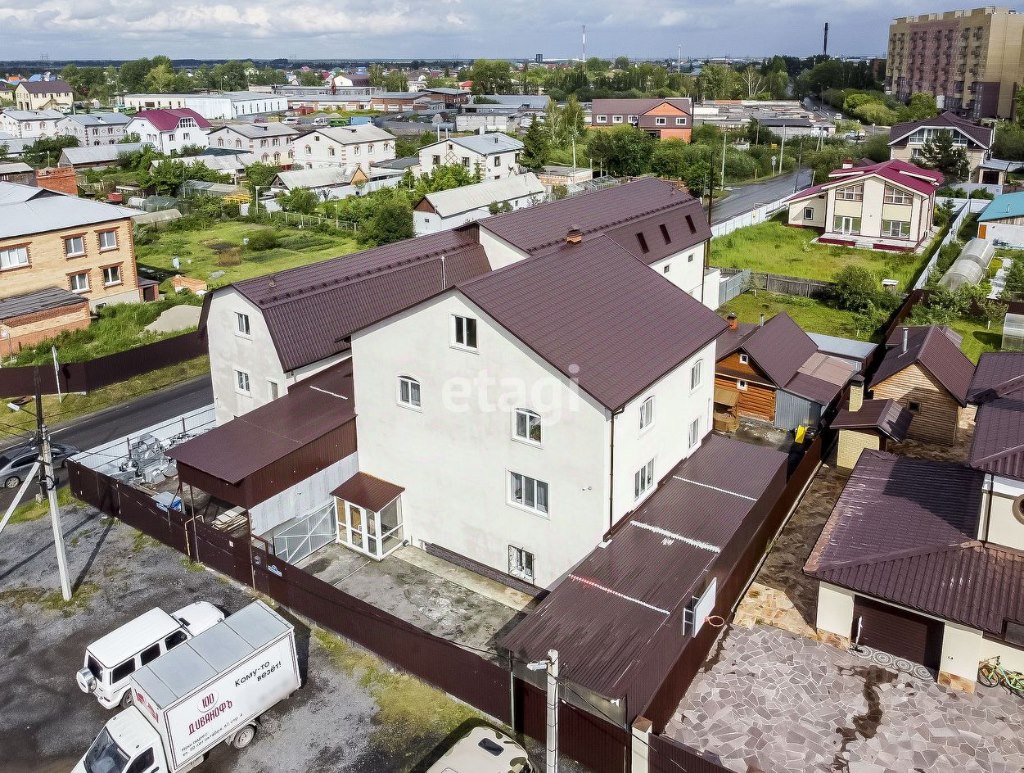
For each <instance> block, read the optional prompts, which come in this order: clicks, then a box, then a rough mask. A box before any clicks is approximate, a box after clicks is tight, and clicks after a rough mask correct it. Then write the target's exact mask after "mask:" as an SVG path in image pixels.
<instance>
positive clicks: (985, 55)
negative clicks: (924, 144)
mask: <svg viewBox="0 0 1024 773" xmlns="http://www.w3.org/2000/svg"><path fill="white" fill-rule="evenodd" d="M1022 41H1024V14H1019V13H1017V12H1016V11H1013V10H1010V9H1009V8H999V7H994V6H986V7H984V8H974V9H972V10H963V11H946V12H945V13H930V14H921V15H918V16H902V17H900V18H897V19H894V20H893V22H892V24H890V25H889V55H888V63H887V67H886V79H885V86H886V90H887V91H889V92H890V93H893V94H895V95H896V96H897V97H899V98H900V99H904V100H905V99H908V98H909V97H910V95H911V94H913V93H915V92H927V93H929V94H934V95H935V96H936V98H937V100H938V102H939V107H940V108H945V109H946V110H954V111H956V112H958V113H961V114H965V115H970V116H973V117H976V118H978V117H981V118H1011V117H1013V115H1014V97H1015V95H1016V90H1017V84H1019V83H1021V82H1022V81H1024V62H1022V60H1021V54H1022Z"/></svg>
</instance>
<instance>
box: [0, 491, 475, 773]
mask: <svg viewBox="0 0 1024 773" xmlns="http://www.w3.org/2000/svg"><path fill="white" fill-rule="evenodd" d="M64 530H65V538H66V540H67V552H68V560H69V563H70V568H71V578H72V582H73V584H74V586H75V588H76V592H75V596H74V598H73V600H72V601H71V602H70V603H69V604H67V605H65V604H63V602H62V600H61V599H60V593H59V590H57V588H58V586H57V576H56V558H55V554H54V549H53V545H52V532H51V529H50V523H49V519H48V518H47V519H40V520H36V521H32V522H29V523H22V524H14V525H11V526H8V527H7V528H6V529H5V530H4V532H3V533H2V534H0V684H2V685H3V689H2V690H0V750H2V752H3V753H2V756H0V771H11V772H12V773H15V772H16V773H25V772H26V771H47V772H48V771H64V772H65V773H66V771H69V770H71V768H72V767H73V765H74V764H75V762H76V761H77V759H78V758H79V757H80V756H81V755H82V754H83V753H84V751H85V749H86V748H87V747H88V745H89V743H90V742H91V741H92V739H93V738H94V737H95V735H96V734H97V733H98V732H99V730H100V728H101V727H102V725H103V723H104V722H106V721H107V720H108V719H109V718H110V717H111V716H112V712H107V711H106V710H104V709H103V708H101V707H100V706H99V704H98V703H97V702H96V701H95V700H94V699H92V698H91V697H89V696H86V695H83V694H82V693H81V692H80V691H79V690H78V688H77V686H76V685H75V681H74V675H75V672H76V671H77V670H78V668H80V667H81V663H82V657H83V653H84V650H85V647H86V645H87V644H88V643H89V642H91V641H93V640H95V639H96V638H98V637H99V636H101V635H102V634H104V633H106V632H108V631H110V630H111V629H113V628H115V627H117V626H118V625H121V624H122V623H124V622H126V621H127V620H130V619H131V618H133V617H135V616H137V615H139V614H141V613H142V612H144V611H146V610H148V609H151V608H153V607H155V606H159V607H162V608H163V609H165V610H167V611H173V610H174V609H177V608H178V607H181V606H184V605H185V604H187V603H189V602H191V601H194V600H199V599H205V600H208V601H210V602H212V603H214V604H216V605H217V606H219V607H221V608H223V609H224V610H225V611H226V612H229V613H230V612H232V611H235V610H237V609H239V608H241V607H242V606H244V605H245V604H247V603H248V602H249V601H251V599H252V594H251V592H250V591H249V590H248V589H245V588H243V587H241V586H239V585H237V584H235V583H233V582H230V581H228V580H226V579H225V578H223V577H221V576H220V575H217V574H215V573H213V572H210V571H206V570H205V569H202V568H201V567H197V566H195V565H189V564H188V562H187V561H186V560H184V557H183V556H182V555H180V554H179V553H177V552H176V551H174V550H171V549H169V548H166V547H164V546H162V545H160V544H158V543H156V542H154V541H153V540H151V539H148V538H146V537H144V536H143V535H141V534H140V533H139V532H136V531H135V530H134V529H132V528H130V527H128V526H125V525H124V524H122V523H120V522H117V521H115V520H112V519H109V518H105V517H102V516H101V515H100V514H99V513H96V512H95V511H93V510H91V509H85V508H69V509H67V510H65V516H64ZM279 611H280V612H281V613H282V614H284V615H285V616H286V617H289V619H291V620H292V622H293V623H295V625H296V630H297V641H298V645H299V653H300V666H301V667H302V671H303V682H304V683H303V686H302V688H301V689H300V690H299V691H298V692H296V693H295V694H294V695H293V696H292V697H291V698H290V699H289V700H288V701H285V702H284V703H282V704H279V705H278V706H277V707H275V708H274V709H272V710H271V711H270V712H268V713H267V714H266V715H265V716H264V719H263V721H262V723H261V727H260V731H259V733H258V734H257V737H256V740H255V741H254V742H253V745H252V746H250V747H249V748H248V749H246V750H244V751H243V752H241V753H239V752H235V751H234V750H232V749H229V748H227V747H225V746H219V747H217V748H216V749H214V750H213V751H212V752H211V754H210V756H209V759H208V760H207V761H206V762H205V763H204V764H203V766H202V767H201V768H200V770H201V771H204V772H205V773H279V772H280V771H310V772H311V773H313V772H315V771H324V772H325V773H326V772H327V771H331V772H332V773H342V772H344V771H352V772H353V773H354V772H355V771H359V772H360V773H384V772H385V771H388V772H390V771H404V770H422V769H424V766H425V764H427V763H425V761H426V760H430V759H431V758H433V757H435V756H436V755H437V754H438V748H439V747H440V748H443V743H444V742H445V741H446V739H449V738H450V737H451V736H452V734H453V733H458V732H460V728H462V729H463V730H464V726H465V723H466V722H472V721H475V718H476V714H475V712H473V711H472V710H471V709H470V708H469V707H467V706H465V705H463V704H461V703H458V702H456V701H454V700H452V699H451V698H449V697H448V696H446V695H445V694H444V693H440V692H438V691H436V690H434V689H433V688H430V687H428V686H427V685H424V684H423V683H422V682H419V681H417V680H415V679H412V678H410V677H408V676H405V675H402V674H400V673H396V672H395V671H393V670H392V669H391V668H390V667H389V666H388V665H387V664H386V663H383V662H382V661H380V660H379V659H378V658H376V657H375V656H373V655H372V654H370V653H367V652H365V651H364V650H361V649H359V648H357V647H355V646H353V645H351V644H348V643H345V642H343V641H342V640H340V639H337V638H335V637H331V636H326V635H324V634H323V633H322V632H315V633H314V634H311V633H310V630H309V629H308V628H307V627H306V626H305V625H304V624H303V623H302V622H301V621H299V620H295V619H294V618H292V617H291V616H289V615H288V613H287V611H286V610H280V609H279Z"/></svg>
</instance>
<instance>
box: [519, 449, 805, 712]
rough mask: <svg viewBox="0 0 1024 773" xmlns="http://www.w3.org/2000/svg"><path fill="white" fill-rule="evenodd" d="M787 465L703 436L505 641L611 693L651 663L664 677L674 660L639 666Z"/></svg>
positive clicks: (769, 453) (645, 673) (776, 455)
mask: <svg viewBox="0 0 1024 773" xmlns="http://www.w3.org/2000/svg"><path fill="white" fill-rule="evenodd" d="M786 462H787V457H786V454H784V453H781V452H779V451H776V450H774V449H770V448H765V447H762V446H755V445H750V444H746V443H742V442H740V441H737V440H732V439H730V438H726V437H722V436H719V435H710V436H708V437H707V438H706V439H705V441H704V443H703V445H701V447H700V448H699V449H698V450H697V452H696V453H694V454H693V456H691V457H690V458H689V459H686V460H684V461H683V462H681V463H680V464H679V465H677V466H676V467H675V469H673V470H672V471H671V473H670V474H669V475H667V476H665V478H664V479H663V480H662V481H661V483H660V484H659V487H658V489H657V491H656V492H655V493H654V494H652V495H651V497H650V498H648V499H647V500H646V502H645V503H644V504H643V505H642V506H641V507H640V508H639V509H638V510H636V511H635V512H633V513H632V514H630V515H629V516H628V517H627V520H626V522H625V523H624V524H623V525H622V527H621V528H619V529H618V530H617V531H616V532H615V534H614V536H613V537H612V538H611V539H610V540H609V541H608V542H607V543H605V545H604V546H603V547H598V548H596V549H595V550H594V551H593V552H591V554H590V555H589V556H587V558H585V559H584V560H583V561H582V562H581V563H580V564H579V565H578V566H577V567H576V568H575V569H573V570H572V572H571V573H570V575H569V576H568V577H567V578H566V579H565V580H564V581H563V582H562V583H561V584H560V585H558V586H557V587H556V588H555V589H554V590H553V591H552V592H551V593H550V594H548V596H547V598H545V600H544V601H543V602H542V603H541V604H540V605H539V606H538V607H537V609H536V610H535V611H534V612H532V613H531V614H530V615H528V616H527V617H526V619H525V620H523V622H521V623H520V624H519V625H518V626H516V627H515V628H514V629H513V630H512V632H511V633H510V634H508V635H507V636H506V637H505V638H504V639H503V641H502V646H504V647H506V648H507V649H509V650H510V651H511V652H512V653H513V654H514V655H516V656H517V657H520V658H523V659H527V660H534V659H537V658H539V657H543V656H544V655H545V653H546V652H547V651H548V650H549V649H552V648H554V649H557V650H558V652H559V657H560V660H561V663H562V675H563V676H565V677H566V678H567V679H569V680H570V681H572V682H574V683H576V684H578V685H581V686H583V687H586V688H588V689H590V690H593V691H595V692H597V693H598V694H600V695H602V696H604V697H606V698H612V699H613V698H619V697H622V696H624V695H626V694H627V693H628V692H629V690H630V685H631V683H633V682H634V681H635V680H637V679H640V678H642V677H643V678H649V677H650V671H651V669H662V670H665V671H666V673H667V669H668V668H670V666H671V663H662V662H658V663H654V662H645V658H646V657H647V656H649V655H651V654H652V650H651V648H652V646H653V645H652V641H653V640H654V638H655V635H656V634H658V633H659V632H660V631H661V630H662V629H663V628H665V627H666V626H676V625H679V626H680V631H679V636H680V639H682V630H681V623H680V621H679V619H678V618H679V608H680V607H681V606H684V605H685V604H687V603H688V602H689V601H690V599H691V597H692V595H693V594H694V592H695V591H696V590H697V589H698V588H700V587H702V586H703V583H704V582H705V581H706V578H707V573H708V570H709V569H710V568H711V567H712V565H713V564H714V562H715V560H716V558H717V556H718V555H719V551H721V550H722V549H723V548H725V546H726V545H727V544H728V543H729V542H730V540H732V539H733V537H734V536H735V535H736V533H737V531H738V530H739V528H740V526H741V525H742V524H743V523H744V521H745V519H746V517H747V516H748V514H749V513H750V512H751V510H752V508H753V507H754V506H755V503H756V500H757V499H758V498H759V497H761V496H762V495H763V494H764V493H765V492H766V491H770V490H772V489H773V487H774V486H780V487H781V485H783V484H784V480H785V469H786ZM737 470H742V471H743V474H742V475H737V474H736V471H737ZM662 678H663V677H662ZM635 708H636V710H637V711H639V710H641V709H642V708H643V707H642V706H638V707H635Z"/></svg>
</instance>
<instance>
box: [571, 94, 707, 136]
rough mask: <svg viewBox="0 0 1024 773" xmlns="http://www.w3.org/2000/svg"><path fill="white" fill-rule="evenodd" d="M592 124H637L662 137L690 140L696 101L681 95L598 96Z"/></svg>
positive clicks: (612, 125)
mask: <svg viewBox="0 0 1024 773" xmlns="http://www.w3.org/2000/svg"><path fill="white" fill-rule="evenodd" d="M590 125H591V126H598V127H608V126H611V127H614V126H635V127H637V128H638V129H643V130H644V131H645V132H647V133H648V134H650V135H651V136H653V137H655V138H656V139H659V140H683V141H684V142H689V141H690V133H691V131H692V127H693V102H692V101H691V100H690V99H688V98H679V99H671V98H670V99H595V100H594V105H593V109H592V110H591V119H590Z"/></svg>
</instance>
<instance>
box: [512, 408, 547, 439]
mask: <svg viewBox="0 0 1024 773" xmlns="http://www.w3.org/2000/svg"><path fill="white" fill-rule="evenodd" d="M515 416H516V437H517V438H519V439H520V440H529V441H530V442H531V443H540V440H541V422H540V416H539V415H537V414H536V413H534V412H533V411H528V410H526V409H524V408H516V414H515Z"/></svg>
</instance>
